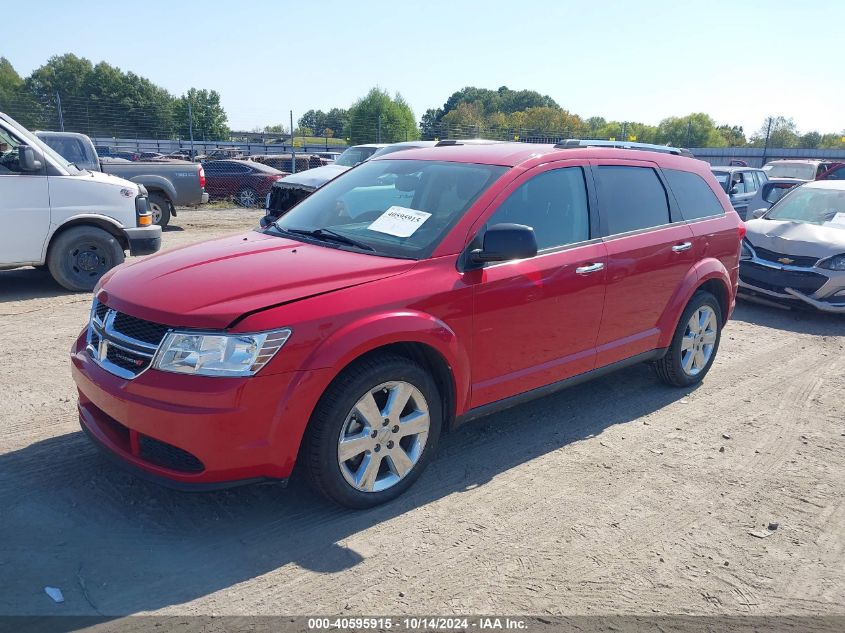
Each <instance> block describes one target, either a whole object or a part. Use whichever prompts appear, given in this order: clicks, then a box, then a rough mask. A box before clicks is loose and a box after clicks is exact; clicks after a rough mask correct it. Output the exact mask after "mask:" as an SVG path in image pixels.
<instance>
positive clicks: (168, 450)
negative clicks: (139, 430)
mask: <svg viewBox="0 0 845 633" xmlns="http://www.w3.org/2000/svg"><path fill="white" fill-rule="evenodd" d="M138 448H139V451H140V457H141V459H143V460H146V461H148V462H150V463H152V464H156V465H157V466H162V467H163V468H169V469H170V470H178V471H180V472H183V473H200V472H202V471H203V470H205V465H204V464H203V463H202V462H201V461H200V460H199V459H198V458H197V457H196V456H194V455H192V454H191V453H189V452H188V451H185V450H182V449H181V448H178V447H176V446H173V445H172V444H168V443H167V442H162V441H161V440H157V439H155V438H152V437H148V436H146V435H141V436H140V437H139V438H138Z"/></svg>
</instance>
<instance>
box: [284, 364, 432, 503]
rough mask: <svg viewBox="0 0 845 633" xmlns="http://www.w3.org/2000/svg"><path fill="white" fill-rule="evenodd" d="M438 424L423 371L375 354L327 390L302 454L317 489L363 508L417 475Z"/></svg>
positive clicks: (393, 493) (384, 499) (383, 499)
mask: <svg viewBox="0 0 845 633" xmlns="http://www.w3.org/2000/svg"><path fill="white" fill-rule="evenodd" d="M406 398H407V399H406ZM403 402H404V404H403ZM367 404H369V405H370V406H367ZM426 421H427V422H428V424H427V426H426V424H425V422H426ZM409 424H413V426H408V425H409ZM441 425H442V412H441V399H440V394H439V392H438V389H437V385H436V384H435V382H434V380H433V379H432V377H431V376H430V375H429V373H428V372H427V371H426V370H425V369H423V368H422V367H420V366H419V365H418V364H416V363H414V362H413V361H411V360H409V359H407V358H405V357H403V356H397V355H395V354H387V353H385V354H378V355H374V356H371V357H369V358H366V359H363V360H360V361H358V362H356V363H354V364H353V365H351V366H350V367H349V368H347V369H346V370H344V371H343V372H342V373H341V374H340V375H339V376H338V377H337V378H335V380H334V381H333V382H332V384H331V385H330V386H329V387H328V389H326V391H325V393H324V394H323V396H322V397H321V398H320V402H319V403H318V404H317V407H316V408H315V409H314V413H313V415H312V416H311V420H310V422H309V425H308V429H307V430H306V433H305V437H304V439H303V445H302V450H301V453H300V456H301V460H302V462H303V466H304V470H305V473H306V475H307V477H308V480H309V482H310V483H311V485H312V487H313V488H314V489H315V490H316V491H317V492H319V493H320V494H322V495H323V496H325V497H326V498H328V499H329V500H331V501H333V502H335V503H337V504H339V505H342V506H346V507H348V508H369V507H372V506H376V505H379V504H381V503H385V502H387V501H390V500H391V499H394V498H396V497H398V496H399V495H400V494H402V493H403V492H404V491H405V490H407V489H408V488H409V487H410V486H411V485H412V484H413V483H414V482H415V481H416V480H417V478H418V477H419V476H420V474H422V471H423V470H424V469H425V467H426V466H427V465H428V463H429V462H430V461H431V459H432V457H433V455H434V452H435V449H436V447H437V440H438V438H439V436H440V428H441ZM350 440H351V444H350ZM344 451H348V455H349V456H348V457H346V459H343V457H344V456H346V453H345V452H344ZM356 482H357V483H356Z"/></svg>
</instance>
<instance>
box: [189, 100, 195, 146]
mask: <svg viewBox="0 0 845 633" xmlns="http://www.w3.org/2000/svg"><path fill="white" fill-rule="evenodd" d="M188 134H190V136H191V160H194V112H193V110H192V109H191V97H190V95H188Z"/></svg>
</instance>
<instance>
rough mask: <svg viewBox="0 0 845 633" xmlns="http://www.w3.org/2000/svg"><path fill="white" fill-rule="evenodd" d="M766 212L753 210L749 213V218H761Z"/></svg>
mask: <svg viewBox="0 0 845 633" xmlns="http://www.w3.org/2000/svg"><path fill="white" fill-rule="evenodd" d="M767 211H768V209H755V210H754V211H752V212H751V217H752V218H754V219H755V220H756V219H757V218H762V217H763V216H764V215H766V212H767Z"/></svg>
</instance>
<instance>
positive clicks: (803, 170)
mask: <svg viewBox="0 0 845 633" xmlns="http://www.w3.org/2000/svg"><path fill="white" fill-rule="evenodd" d="M763 169H764V170H765V171H766V175H767V176H768V177H769V178H799V179H801V180H813V179H814V178H815V177H816V167H815V165H810V164H808V163H769V164H768V165H766V166H765V167H763Z"/></svg>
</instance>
